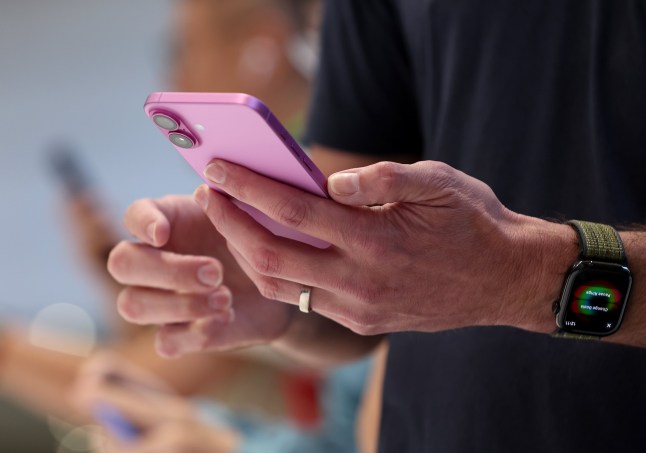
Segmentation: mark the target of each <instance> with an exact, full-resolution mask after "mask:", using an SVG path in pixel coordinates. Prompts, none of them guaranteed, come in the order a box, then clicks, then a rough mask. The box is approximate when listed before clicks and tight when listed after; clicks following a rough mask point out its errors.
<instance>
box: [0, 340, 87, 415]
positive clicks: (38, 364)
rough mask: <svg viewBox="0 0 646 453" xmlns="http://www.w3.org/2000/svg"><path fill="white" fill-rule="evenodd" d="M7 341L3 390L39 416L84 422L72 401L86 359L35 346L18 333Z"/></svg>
mask: <svg viewBox="0 0 646 453" xmlns="http://www.w3.org/2000/svg"><path fill="white" fill-rule="evenodd" d="M3 341H4V342H5V343H4V344H5V346H4V352H3V359H2V368H1V370H0V371H1V372H0V390H1V391H2V392H3V393H5V394H7V395H9V396H10V397H11V398H12V399H15V400H16V401H18V402H19V403H21V404H23V405H25V406H27V407H29V408H31V409H32V410H35V411H37V412H40V413H44V414H48V415H55V416H57V417H63V418H67V419H70V418H72V419H76V418H77V417H78V418H79V419H80V415H79V414H78V413H76V412H74V411H72V410H71V409H70V404H69V400H68V397H69V390H70V389H71V387H70V386H71V384H72V383H73V382H74V378H75V377H76V373H77V372H78V369H79V367H80V366H81V364H82V363H83V358H82V357H78V356H73V355H69V354H64V353H61V352H57V351H53V350H49V349H44V348H41V347H38V346H34V345H32V344H31V343H30V342H29V341H28V339H27V338H26V336H24V335H22V334H20V333H18V332H13V331H10V332H7V333H6V335H5V336H4V338H3Z"/></svg>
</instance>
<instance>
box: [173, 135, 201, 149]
mask: <svg viewBox="0 0 646 453" xmlns="http://www.w3.org/2000/svg"><path fill="white" fill-rule="evenodd" d="M168 139H169V140H170V141H171V143H172V144H173V145H176V146H179V147H180V148H185V149H189V148H192V147H194V146H195V142H194V141H193V140H191V139H190V138H189V137H187V136H186V135H184V134H180V133H179V132H173V133H171V134H168Z"/></svg>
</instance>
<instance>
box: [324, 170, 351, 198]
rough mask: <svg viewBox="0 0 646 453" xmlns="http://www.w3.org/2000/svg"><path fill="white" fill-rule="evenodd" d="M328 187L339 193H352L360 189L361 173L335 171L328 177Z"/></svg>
mask: <svg viewBox="0 0 646 453" xmlns="http://www.w3.org/2000/svg"><path fill="white" fill-rule="evenodd" d="M327 185H328V189H329V190H330V191H331V192H334V193H335V194H337V195H352V194H355V193H357V192H358V191H359V175H357V174H356V173H349V172H348V173H335V174H333V175H332V176H330V177H329V178H328V181H327Z"/></svg>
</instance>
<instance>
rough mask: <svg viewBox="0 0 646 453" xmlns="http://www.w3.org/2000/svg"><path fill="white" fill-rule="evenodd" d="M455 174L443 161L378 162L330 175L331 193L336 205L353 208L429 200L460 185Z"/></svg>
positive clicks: (329, 190) (329, 188)
mask: <svg viewBox="0 0 646 453" xmlns="http://www.w3.org/2000/svg"><path fill="white" fill-rule="evenodd" d="M455 173H458V172H457V171H456V170H454V169H452V168H451V167H449V166H448V165H446V164H443V163H441V162H434V161H423V162H417V163H415V164H411V165H407V164H397V163H394V162H379V163H377V164H374V165H370V166H367V167H363V168H357V169H352V170H346V171H342V172H339V173H335V174H333V175H331V176H330V177H329V178H328V192H329V193H330V196H331V197H332V198H333V199H334V200H336V201H337V202H339V203H342V204H346V205H351V206H372V205H382V204H386V203H395V202H421V201H429V200H433V199H437V198H439V197H441V196H442V195H444V194H446V189H447V188H448V187H450V186H452V185H454V184H455V183H456V182H457V180H456V178H455Z"/></svg>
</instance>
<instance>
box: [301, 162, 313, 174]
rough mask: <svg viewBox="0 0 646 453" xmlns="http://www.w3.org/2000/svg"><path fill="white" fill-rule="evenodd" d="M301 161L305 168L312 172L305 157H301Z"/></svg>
mask: <svg viewBox="0 0 646 453" xmlns="http://www.w3.org/2000/svg"><path fill="white" fill-rule="evenodd" d="M302 162H303V165H305V168H307V169H308V170H309V171H310V173H311V172H312V169H311V168H310V166H309V165H307V162H305V159H303V160H302Z"/></svg>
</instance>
